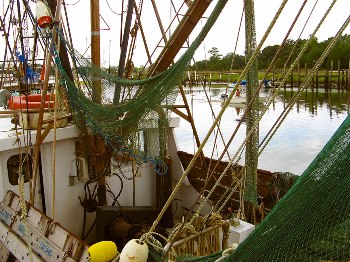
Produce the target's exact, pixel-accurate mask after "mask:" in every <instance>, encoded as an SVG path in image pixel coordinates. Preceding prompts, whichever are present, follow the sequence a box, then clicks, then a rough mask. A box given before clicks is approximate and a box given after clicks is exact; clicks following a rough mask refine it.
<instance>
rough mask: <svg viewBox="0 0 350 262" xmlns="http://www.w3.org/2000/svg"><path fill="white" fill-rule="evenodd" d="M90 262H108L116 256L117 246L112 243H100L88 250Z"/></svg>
mask: <svg viewBox="0 0 350 262" xmlns="http://www.w3.org/2000/svg"><path fill="white" fill-rule="evenodd" d="M88 251H89V255H90V261H91V262H108V261H111V260H112V259H113V258H115V257H116V256H117V255H118V251H117V246H116V245H115V243H114V242H112V241H101V242H97V243H96V244H93V245H92V246H91V247H89V249H88Z"/></svg>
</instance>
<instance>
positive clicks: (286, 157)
mask: <svg viewBox="0 0 350 262" xmlns="http://www.w3.org/2000/svg"><path fill="white" fill-rule="evenodd" d="M270 91H271V90H269V89H265V90H262V93H263V94H264V95H268V94H269V92H270ZM296 91H297V89H295V88H294V90H291V89H286V90H281V91H280V92H279V94H278V96H277V97H276V98H275V100H274V102H273V103H272V104H271V106H270V107H269V109H268V110H267V112H266V114H265V115H264V117H263V118H262V121H261V123H260V125H259V133H260V136H259V137H260V140H262V139H263V138H264V137H265V135H266V134H267V133H268V131H269V130H270V128H271V127H272V126H273V124H274V123H275V121H276V120H277V119H278V117H279V115H280V114H281V113H282V112H283V110H284V109H285V108H286V106H287V105H288V103H289V101H290V100H291V98H292V97H293V95H295V93H296ZM185 93H186V98H187V99H188V102H189V105H190V107H191V109H192V112H193V118H194V121H195V125H196V128H197V131H198V134H199V137H200V140H201V141H202V140H203V139H204V137H205V135H206V134H207V132H208V130H209V128H210V127H211V124H212V122H213V120H214V118H215V116H216V115H217V114H218V112H219V111H220V110H221V108H222V107H221V99H220V96H221V94H223V93H225V88H224V87H220V88H208V87H207V88H206V89H205V91H204V90H203V88H202V87H195V88H193V87H192V88H191V89H190V88H186V89H185ZM207 97H208V98H209V100H210V101H211V107H210V106H209V103H208V102H207ZM349 97H350V96H349V93H347V92H345V91H339V92H338V91H337V90H335V91H332V92H329V91H328V92H325V91H324V90H320V89H319V90H313V91H312V90H311V89H309V90H306V91H305V92H303V93H302V94H301V96H300V98H299V100H298V102H297V103H296V104H295V105H294V107H293V109H292V111H291V112H290V113H289V115H288V117H287V118H286V119H285V121H284V122H283V124H282V125H281V127H280V128H279V130H278V131H277V133H276V134H275V136H274V137H273V138H272V140H271V141H270V143H269V145H268V146H267V147H266V149H265V150H264V152H263V153H262V154H261V156H260V158H259V168H262V169H267V170H270V171H288V172H291V173H294V174H298V175H301V174H302V172H303V171H304V170H305V169H306V167H307V166H308V165H309V164H310V163H311V161H312V160H313V159H314V158H315V156H316V155H317V154H318V153H319V151H320V150H321V149H322V148H323V146H324V145H325V144H326V142H327V141H328V140H329V139H330V137H331V136H332V135H333V133H334V132H335V131H336V129H337V128H338V127H339V125H340V124H341V123H342V122H343V120H344V119H345V117H346V116H347V113H348V105H349ZM181 100H182V99H181V97H180V96H179V97H178V100H177V102H176V103H177V104H179V103H181V102H182V101H181ZM244 107H245V106H244V105H243V106H242V105H239V106H237V105H231V106H229V108H227V110H226V111H225V113H224V114H223V116H222V120H221V124H220V131H221V133H222V135H223V137H224V140H225V142H226V141H228V139H229V138H230V136H231V134H232V133H233V130H235V128H236V126H237V124H238V121H237V120H239V119H240V118H241V116H242V114H243V111H244ZM245 128H246V127H245V125H244V124H243V125H242V127H241V128H240V129H239V131H238V133H237V135H236V136H235V138H234V140H233V142H232V145H231V146H230V149H229V152H230V155H234V154H235V153H236V151H237V149H238V148H239V146H240V145H241V143H242V141H243V140H244V138H245V133H246V130H245ZM175 132H176V135H177V140H178V141H177V142H178V146H179V149H180V150H183V151H187V152H189V153H194V152H195V150H196V147H195V143H194V139H193V135H192V130H191V127H190V125H189V123H187V122H186V121H184V120H181V123H180V127H179V128H177V129H176V130H175ZM216 132H217V130H216ZM216 132H215V133H214V134H213V135H212V136H211V137H210V139H209V140H208V143H207V145H206V147H205V149H204V153H205V155H206V156H211V155H212V154H213V156H214V158H218V157H219V156H220V154H221V151H222V149H223V148H224V143H223V142H222V141H221V138H220V133H216ZM216 135H217V136H216ZM216 137H217V138H216ZM226 159H228V157H227V156H226ZM239 162H240V163H243V162H244V153H242V154H241V155H240V161H239Z"/></svg>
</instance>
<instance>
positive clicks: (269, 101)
mask: <svg viewBox="0 0 350 262" xmlns="http://www.w3.org/2000/svg"><path fill="white" fill-rule="evenodd" d="M335 1H336V0H335ZM335 1H334V2H333V4H331V6H330V8H329V9H328V11H327V13H326V14H325V16H324V17H323V19H322V20H321V21H320V23H319V25H318V26H317V29H315V31H314V33H313V35H314V34H316V32H317V30H318V28H319V27H320V26H321V24H322V22H323V21H324V19H325V18H326V16H327V14H328V13H329V11H330V10H331V8H332V7H333V5H334V3H335ZM293 24H294V23H293ZM313 35H312V36H311V37H310V39H309V40H308V41H307V43H306V44H305V46H304V47H303V49H302V51H301V52H300V54H299V56H298V58H297V60H298V59H300V58H301V56H302V54H303V53H304V52H305V51H306V49H307V47H308V45H309V43H310V41H311V38H312V37H313ZM285 40H286V38H285ZM276 58H277V56H275V57H274V59H273V61H274V60H275V59H276ZM298 61H299V60H298ZM271 63H272V62H271ZM296 64H297V62H295V63H294V64H293V65H296ZM269 68H270V69H271V66H270V67H269ZM293 68H294V67H293ZM293 68H292V69H290V71H288V73H287V75H288V74H290V72H291V70H293ZM283 81H286V78H284V79H283ZM283 81H282V83H281V84H280V86H279V88H280V87H281V86H283ZM279 88H278V89H277V91H275V92H274V95H273V96H271V97H272V98H271V97H270V98H269V99H268V100H267V103H266V104H265V106H264V108H263V110H262V113H261V115H260V118H259V121H260V120H261V118H262V116H263V115H264V114H265V113H266V111H267V110H268V108H269V106H270V104H271V103H272V101H273V100H274V98H275V96H276V95H277V93H278V90H279ZM255 128H257V127H256V125H255V126H254V127H253V130H254V129H255ZM253 130H251V132H250V133H248V134H247V138H248V137H249V136H250V135H251V134H252V133H253ZM247 138H246V139H245V140H244V141H243V143H242V144H241V146H240V148H239V149H238V150H237V152H238V151H239V150H243V146H244V145H245V143H246V140H247ZM261 152H262V151H260V152H259V155H260V154H261ZM237 155H238V154H236V155H235V156H234V158H233V160H234V159H236V157H237ZM237 163H238V160H237V161H236V164H237ZM230 164H231V161H230ZM224 172H225V173H226V172H227V169H225V171H224ZM231 186H232V185H231ZM235 188H236V187H235ZM233 192H234V190H232V191H231V193H230V194H229V196H228V197H227V199H226V201H225V202H224V203H223V204H222V206H221V207H220V208H219V210H221V209H222V208H223V206H224V205H225V204H226V203H227V201H228V199H229V198H230V197H231V196H232V194H233Z"/></svg>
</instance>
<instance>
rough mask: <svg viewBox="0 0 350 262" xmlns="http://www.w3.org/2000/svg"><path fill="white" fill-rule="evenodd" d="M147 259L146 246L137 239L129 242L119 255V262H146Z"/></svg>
mask: <svg viewBox="0 0 350 262" xmlns="http://www.w3.org/2000/svg"><path fill="white" fill-rule="evenodd" d="M147 258H148V246H147V244H146V243H145V242H143V241H141V240H139V239H132V240H130V241H129V242H128V243H127V244H126V245H125V247H124V248H123V250H122V252H121V253H120V260H119V261H120V262H130V261H133V262H146V261H147Z"/></svg>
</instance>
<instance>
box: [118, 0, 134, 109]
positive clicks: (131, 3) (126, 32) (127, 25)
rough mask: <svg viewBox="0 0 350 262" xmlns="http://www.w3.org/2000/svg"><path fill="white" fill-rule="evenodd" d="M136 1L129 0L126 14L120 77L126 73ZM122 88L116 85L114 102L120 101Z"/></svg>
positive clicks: (119, 69) (120, 59) (119, 68)
mask: <svg viewBox="0 0 350 262" xmlns="http://www.w3.org/2000/svg"><path fill="white" fill-rule="evenodd" d="M134 2H135V0H129V1H128V11H127V14H126V21H125V27H124V33H123V40H122V45H121V51H120V57H119V66H118V77H123V75H124V67H125V59H126V52H127V50H128V42H129V35H130V27H131V19H132V10H133V7H134ZM120 89H121V87H120V86H119V85H116V86H115V91H114V98H113V103H114V104H116V103H118V102H119V99H120Z"/></svg>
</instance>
